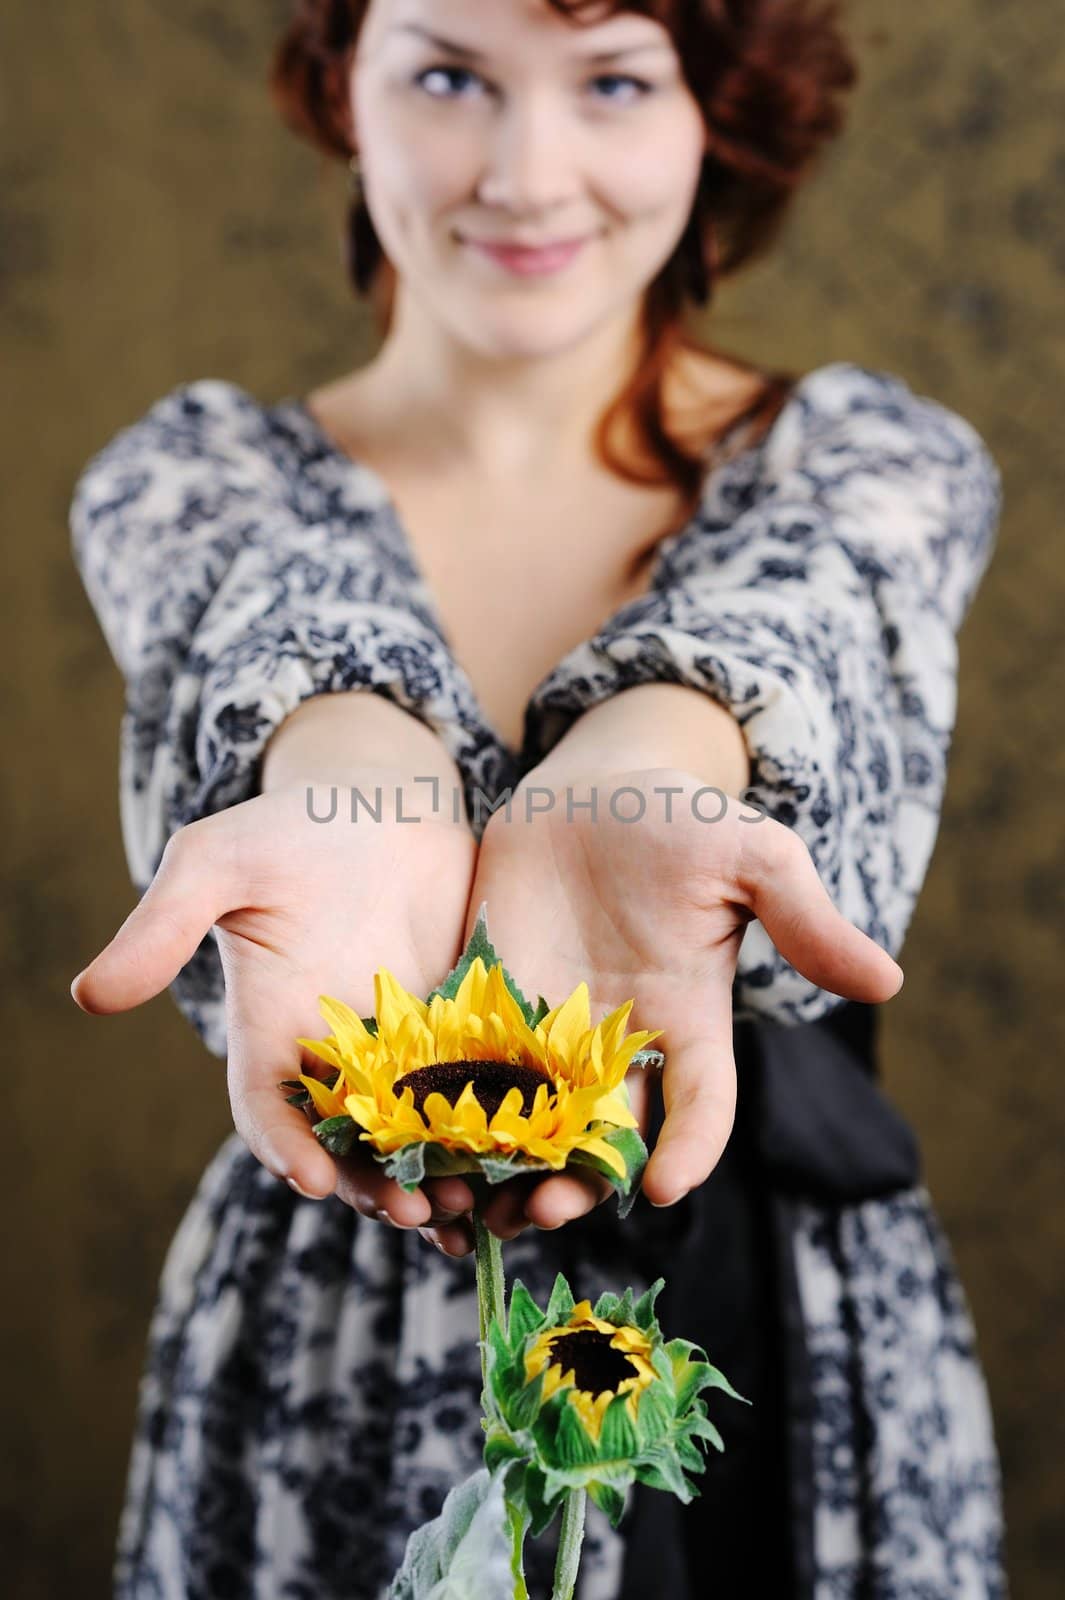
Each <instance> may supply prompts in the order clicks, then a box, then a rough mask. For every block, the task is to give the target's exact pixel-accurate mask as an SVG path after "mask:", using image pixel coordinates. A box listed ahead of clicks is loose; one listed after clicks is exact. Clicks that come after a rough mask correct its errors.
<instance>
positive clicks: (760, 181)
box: [269, 0, 858, 514]
mask: <svg viewBox="0 0 1065 1600" xmlns="http://www.w3.org/2000/svg"><path fill="white" fill-rule="evenodd" d="M544 3H545V4H546V5H549V6H551V7H552V8H553V9H554V10H555V11H557V12H559V13H561V14H562V15H563V16H565V17H566V18H567V20H569V21H571V22H573V23H574V25H576V26H580V25H582V24H583V22H584V20H587V21H589V22H591V21H596V22H598V21H601V20H603V18H604V17H605V16H609V15H613V14H614V13H615V12H617V11H631V12H636V13H638V14H640V15H642V16H646V17H650V18H652V19H654V20H655V21H657V22H659V23H661V24H662V26H663V27H664V28H666V29H667V31H668V32H669V34H670V35H671V37H672V39H673V42H674V45H675V47H676V50H677V54H678V56H679V57H680V61H681V63H682V68H683V71H684V75H685V79H686V81H687V83H688V86H689V88H690V89H691V92H692V94H693V95H694V97H695V99H696V100H697V101H698V103H699V106H700V108H701V110H702V113H703V119H704V122H705V125H706V129H707V134H708V148H707V152H706V155H705V156H704V159H703V168H702V172H701V175H700V180H699V184H698V188H697V191H696V198H695V203H694V205H693V207H692V212H691V216H690V217H689V220H688V225H687V227H686V229H685V232H684V234H683V236H682V238H681V239H680V241H679V242H678V244H677V247H676V249H675V250H674V252H673V254H672V256H671V257H670V259H669V260H668V261H667V262H666V263H665V264H664V266H663V267H662V268H661V270H660V271H659V273H658V274H657V276H656V277H655V279H654V280H653V281H652V283H651V284H649V286H648V288H647V290H646V293H645V297H644V304H643V349H642V353H641V356H640V359H639V361H638V362H637V364H636V366H635V368H634V370H633V372H632V374H631V376H630V378H629V380H628V381H627V383H626V384H625V385H624V387H623V389H622V390H621V392H620V393H619V394H618V395H617V396H616V397H615V398H614V399H613V400H612V401H611V403H610V405H609V406H608V407H607V409H606V410H605V411H604V413H603V416H602V417H601V419H600V422H599V427H598V433H597V447H598V450H599V453H600V456H601V458H602V460H603V461H604V462H605V463H606V464H607V465H608V466H609V467H610V468H611V469H612V470H613V471H615V472H617V473H619V474H620V475H621V476H622V477H625V478H628V479H629V480H631V481H634V482H638V483H662V482H674V483H676V484H677V486H678V487H679V488H680V489H681V490H682V492H683V493H684V495H685V498H686V503H687V507H688V512H689V514H690V512H691V511H693V510H694V508H695V506H696V505H697V504H698V500H699V495H700V492H701V487H702V483H703V479H704V476H705V471H706V463H705V459H704V450H703V449H702V448H700V449H691V448H689V447H688V446H686V445H685V444H684V443H683V442H682V441H681V440H680V439H678V438H677V437H675V436H674V434H673V433H671V431H670V429H669V428H668V426H667V423H666V420H665V416H664V403H663V386H664V379H665V374H666V372H667V371H668V370H669V369H670V365H671V362H672V360H673V358H674V356H675V354H676V353H677V351H678V350H679V349H688V350H696V351H701V352H702V353H704V354H710V355H712V354H716V353H717V352H715V351H714V350H713V349H712V348H711V347H710V346H708V345H707V344H706V343H705V342H704V341H702V340H700V339H699V338H697V337H696V336H695V335H694V334H693V333H692V331H691V330H690V329H689V328H688V327H687V326H686V325H685V316H686V313H687V311H688V309H689V307H691V306H692V305H695V306H700V305H707V304H709V302H710V300H711V298H712V294H713V289H714V285H715V283H716V281H717V280H718V279H720V278H723V277H726V276H728V275H729V274H731V273H734V272H736V271H737V270H738V269H739V268H740V267H742V266H745V265H746V264H747V263H748V262H750V261H752V260H754V259H755V258H756V257H758V256H761V255H762V254H764V253H765V251H766V250H767V249H768V247H769V246H770V244H771V243H772V242H773V241H774V239H775V238H776V236H777V234H778V232H779V230H780V227H781V224H782V222H783V220H784V218H785V215H786V213H787V211H788V208H789V206H790V203H791V200H792V198H793V196H794V194H795V192H796V190H797V188H798V187H799V185H800V184H801V183H802V181H803V180H804V179H805V178H806V177H807V175H808V174H809V172H810V169H811V166H812V164H813V161H814V158H815V157H816V155H817V154H818V152H819V151H820V150H821V148H822V147H823V145H824V144H825V143H826V141H828V140H829V139H831V138H832V137H833V136H834V135H836V134H837V133H839V131H840V130H841V128H842V126H843V121H844V113H843V109H842V106H841V100H842V96H843V93H844V91H846V90H847V89H849V88H851V87H852V85H853V84H854V83H855V82H856V81H857V76H858V73H857V67H856V64H855V61H854V58H853V56H852V54H851V52H850V50H849V48H848V45H847V43H846V41H845V39H844V37H843V33H842V29H841V23H840V0H632V3H629V4H625V3H624V0H544ZM367 7H368V0H296V4H295V8H294V13H293V16H292V19H291V21H290V22H289V24H288V26H287V27H286V28H285V30H284V32H283V34H282V36H281V38H280V40H279V42H278V44H277V47H276V50H275V52H274V55H273V58H272V62H271V66H270V74H269V86H270V91H271V94H272V97H273V99H274V101H275V103H276V105H277V107H278V109H279V111H280V113H281V115H282V117H283V119H284V121H285V122H286V124H287V125H288V126H289V127H290V128H292V129H294V130H295V131H296V132H297V133H299V134H300V135H301V136H303V137H304V138H307V139H308V140H309V141H310V142H311V143H312V144H314V145H315V146H316V147H317V148H318V149H319V150H321V151H323V152H325V153H327V154H331V155H337V156H340V157H343V158H345V159H346V158H347V157H348V156H350V155H351V153H352V148H351V143H350V133H349V129H350V119H349V117H348V115H347V106H346V98H345V97H346V94H347V76H346V74H347V68H348V66H349V65H350V60H351V53H352V51H353V50H354V48H355V44H356V40H357V38H358V33H359V29H360V28H361V26H362V22H363V19H364V17H365V14H366V11H367ZM592 11H594V13H595V15H594V18H593V17H588V18H587V19H586V18H585V14H586V13H589V12H592ZM348 265H349V274H350V276H351V278H352V282H353V284H354V287H355V289H356V291H357V292H359V293H365V292H367V291H369V292H370V293H371V295H372V297H373V300H374V304H375V306H376V308H377V311H378V317H379V320H380V322H381V324H382V327H383V330H384V331H387V328H388V325H389V322H390V318H391V307H392V297H393V291H394V286H395V274H394V269H393V268H392V266H391V263H390V262H389V261H388V259H387V257H386V256H385V254H384V251H383V250H382V248H381V245H380V241H379V240H378V238H377V235H376V233H375V232H374V229H373V223H372V221H371V219H370V216H369V212H368V210H367V208H366V206H365V204H364V203H359V204H355V205H353V206H352V209H351V215H350V218H349V262H348ZM751 371H752V373H755V372H756V369H754V368H752V369H751ZM761 378H762V383H761V388H760V390H759V392H758V393H757V395H756V398H755V400H754V402H753V403H752V404H751V405H749V406H747V407H745V408H744V409H743V411H742V412H740V413H738V414H737V415H735V416H733V417H732V418H730V419H729V420H728V422H727V424H726V426H727V427H729V428H731V427H733V426H735V425H736V424H737V423H740V422H746V424H747V426H746V430H745V439H744V442H745V443H750V442H753V441H755V440H757V439H758V438H760V437H762V436H763V435H764V433H765V431H766V430H767V429H768V427H769V426H770V425H771V423H772V421H773V419H774V418H775V417H776V415H777V413H778V412H779V410H780V407H781V406H782V405H783V403H784V401H785V399H786V398H787V395H788V393H789V392H790V389H791V387H792V386H793V384H794V382H795V379H796V375H795V374H793V373H788V372H782V371H773V372H763V373H761ZM624 424H631V425H632V427H633V428H634V430H635V435H636V439H637V441H638V444H639V446H640V459H637V458H636V457H634V456H633V455H631V454H629V453H625V452H619V451H618V450H617V449H616V448H615V447H614V446H613V444H612V442H611V435H612V433H613V431H614V429H615V428H619V427H621V426H622V425H624ZM718 431H723V430H722V429H720V428H719V429H718ZM648 460H649V461H650V463H651V465H650V467H648V465H647V462H648Z"/></svg>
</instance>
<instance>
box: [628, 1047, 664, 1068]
mask: <svg viewBox="0 0 1065 1600" xmlns="http://www.w3.org/2000/svg"><path fill="white" fill-rule="evenodd" d="M665 1060H666V1058H665V1056H664V1055H663V1054H662V1052H661V1050H637V1052H636V1054H635V1055H634V1056H633V1057H632V1060H631V1061H630V1062H629V1066H630V1067H661V1066H664V1065H665Z"/></svg>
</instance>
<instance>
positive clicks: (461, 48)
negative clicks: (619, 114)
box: [391, 22, 670, 61]
mask: <svg viewBox="0 0 1065 1600" xmlns="http://www.w3.org/2000/svg"><path fill="white" fill-rule="evenodd" d="M391 32H393V33H411V34H415V35H416V36H417V37H418V38H420V39H425V40H427V41H428V43H429V44H432V45H435V46H436V48H437V49H438V50H447V51H449V52H450V53H451V54H452V55H455V56H464V57H465V58H466V60H467V61H487V59H488V57H487V56H486V55H485V53H484V51H483V50H475V49H474V48H473V46H472V45H468V44H459V43H458V41H457V40H455V39H444V38H442V37H441V35H440V34H438V33H432V32H431V31H430V30H429V29H428V28H423V27H422V26H421V25H420V23H417V22H401V23H397V24H396V25H395V26H394V27H393V28H392V29H391ZM669 48H670V46H669V45H667V44H666V43H664V42H663V43H659V42H658V41H657V40H652V39H649V40H648V41H647V43H646V44H630V45H626V46H625V47H624V48H623V49H621V50H596V51H594V52H588V53H587V54H584V55H582V57H581V59H582V60H583V61H617V60H619V59H620V57H622V56H633V55H638V54H642V53H643V52H645V51H648V50H668V49H669Z"/></svg>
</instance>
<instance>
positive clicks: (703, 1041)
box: [641, 969, 736, 1206]
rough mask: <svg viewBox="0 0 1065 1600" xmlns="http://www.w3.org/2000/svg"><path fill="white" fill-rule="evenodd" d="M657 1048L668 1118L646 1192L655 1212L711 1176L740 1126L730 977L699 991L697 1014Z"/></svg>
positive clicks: (666, 1034) (680, 1022)
mask: <svg viewBox="0 0 1065 1600" xmlns="http://www.w3.org/2000/svg"><path fill="white" fill-rule="evenodd" d="M658 1042H659V1043H660V1044H661V1047H662V1050H663V1052H664V1054H665V1058H666V1063H665V1067H664V1069H663V1072H662V1095H663V1099H664V1101H665V1112H666V1115H665V1120H664V1122H663V1124H662V1131H661V1133H660V1134H659V1137H658V1141H657V1143H656V1144H655V1148H654V1150H653V1151H652V1153H651V1158H650V1160H649V1161H648V1163H647V1167H646V1169H645V1171H644V1175H643V1183H642V1186H641V1187H642V1189H643V1192H644V1194H645V1196H646V1197H647V1199H648V1200H649V1201H650V1202H651V1204H652V1205H655V1206H667V1205H673V1204H675V1202H676V1201H678V1200H681V1199H683V1197H684V1196H685V1195H686V1194H687V1193H688V1191H689V1189H693V1188H694V1187H695V1185H696V1184H699V1183H703V1182H705V1180H706V1179H707V1178H708V1177H709V1176H710V1174H711V1172H712V1171H713V1170H714V1168H715V1166H716V1165H717V1163H718V1161H720V1159H721V1156H722V1153H723V1151H724V1149H725V1146H726V1144H727V1143H728V1140H729V1135H730V1134H731V1132H732V1126H733V1123H734V1121H735V1118H736V1059H735V1055H734V1052H733V1037H732V989H731V983H730V981H729V977H728V971H727V969H723V970H722V972H721V973H720V974H719V976H718V977H717V978H716V979H715V980H713V981H712V983H711V984H710V985H709V986H704V987H703V988H702V989H701V990H700V992H699V997H698V1006H697V1008H694V1009H693V1011H692V1013H691V1014H689V1015H688V1016H686V1017H685V1016H681V1017H680V1018H678V1020H677V1023H676V1024H675V1025H674V1026H673V1027H667V1028H666V1029H665V1030H664V1032H663V1036H662V1039H661V1040H660V1041H658Z"/></svg>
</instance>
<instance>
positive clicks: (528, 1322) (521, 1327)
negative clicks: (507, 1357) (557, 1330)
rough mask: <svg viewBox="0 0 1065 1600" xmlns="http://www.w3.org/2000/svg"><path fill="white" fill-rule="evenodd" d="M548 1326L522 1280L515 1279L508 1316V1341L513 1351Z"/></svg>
mask: <svg viewBox="0 0 1065 1600" xmlns="http://www.w3.org/2000/svg"><path fill="white" fill-rule="evenodd" d="M546 1326H547V1318H546V1317H545V1316H544V1314H543V1312H542V1311H541V1310H540V1307H539V1306H538V1305H537V1304H536V1301H535V1300H534V1299H533V1297H532V1295H531V1294H530V1293H529V1291H528V1289H526V1287H525V1285H524V1284H523V1283H522V1281H521V1279H520V1278H515V1279H514V1282H513V1284H512V1285H511V1290H510V1310H509V1314H508V1316H507V1340H508V1342H509V1344H510V1347H511V1349H512V1350H513V1349H515V1348H516V1347H517V1344H518V1341H519V1340H524V1339H526V1338H527V1337H528V1335H529V1334H530V1333H539V1331H540V1329H541V1328H545V1327H546Z"/></svg>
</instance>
